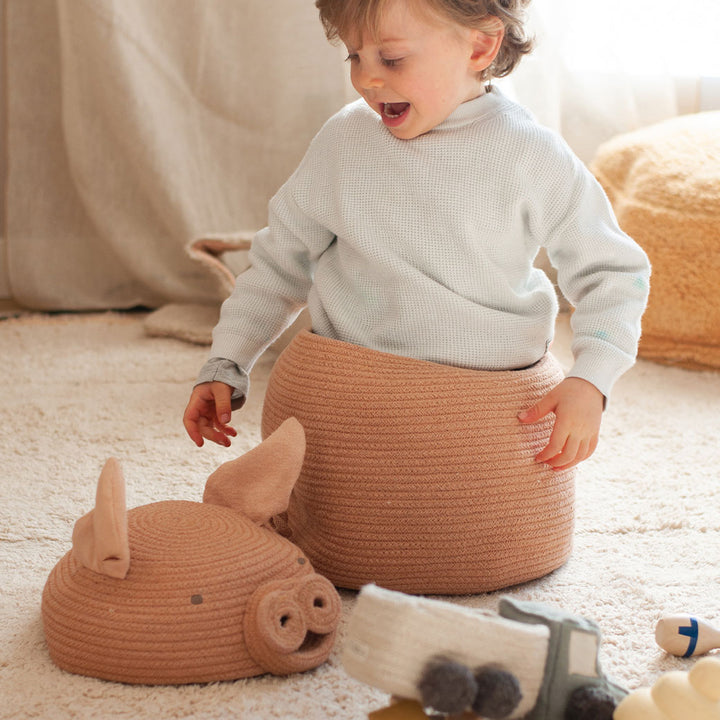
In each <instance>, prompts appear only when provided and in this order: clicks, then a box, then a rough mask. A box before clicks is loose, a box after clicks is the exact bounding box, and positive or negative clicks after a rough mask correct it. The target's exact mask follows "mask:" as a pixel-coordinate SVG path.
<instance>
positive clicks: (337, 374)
mask: <svg viewBox="0 0 720 720" xmlns="http://www.w3.org/2000/svg"><path fill="white" fill-rule="evenodd" d="M562 378H563V373H562V370H561V368H560V366H559V364H558V363H557V361H556V360H555V359H554V358H553V357H552V356H551V355H546V356H545V357H544V358H543V359H542V360H541V361H540V362H538V363H537V364H536V365H534V366H533V367H531V368H528V369H525V370H515V371H502V372H478V371H474V370H467V369H462V368H454V367H449V366H444V365H438V364H435V363H430V362H425V361H418V360H413V359H409V358H403V357H398V356H395V355H389V354H386V353H380V352H376V351H374V350H369V349H367V348H362V347H358V346H355V345H351V344H348V343H344V342H339V341H337V340H330V339H328V338H324V337H320V336H318V335H315V334H313V333H310V332H307V331H302V332H301V333H299V334H298V335H297V336H296V338H295V339H294V340H293V342H292V343H291V344H290V346H289V347H288V348H287V349H286V350H285V351H284V352H283V353H282V355H281V356H280V357H279V359H278V361H277V363H276V365H275V368H274V370H273V373H272V375H271V378H270V382H269V386H268V389H267V394H266V398H265V406H264V410H263V423H262V431H263V436H266V435H268V434H270V433H271V432H273V430H274V429H275V428H276V427H278V425H279V424H280V423H281V422H282V421H283V420H284V419H285V418H287V417H290V416H293V415H294V416H295V417H297V418H298V420H300V422H301V423H302V425H303V427H304V428H305V433H306V439H307V450H306V455H305V462H304V464H303V469H302V471H301V474H300V478H299V479H298V482H297V484H296V485H295V488H294V490H293V494H292V496H291V498H290V504H289V506H288V510H287V512H286V513H284V514H283V515H282V516H279V517H276V518H275V524H276V527H277V528H278V530H279V531H280V532H281V533H283V534H286V535H287V536H288V537H289V538H290V539H291V540H292V541H293V542H294V543H296V544H297V545H299V546H300V547H301V548H302V549H303V551H304V552H305V553H306V554H307V555H308V557H309V558H310V560H311V562H312V563H313V565H314V567H315V568H316V569H317V571H318V572H319V573H322V574H323V575H325V576H326V577H328V578H329V579H330V580H331V581H332V582H333V583H334V584H335V585H337V586H339V587H346V588H359V587H360V586H362V585H364V584H365V583H368V582H374V583H376V584H378V585H381V586H384V587H387V588H391V589H394V590H400V591H403V592H409V593H425V594H433V593H435V594H463V593H477V592H485V591H490V590H495V589H499V588H502V587H507V586H509V585H514V584H516V583H521V582H525V581H528V580H531V579H535V578H538V577H540V576H542V575H545V574H547V573H549V572H551V571H552V570H554V569H556V568H558V567H559V566H560V565H562V564H563V563H564V562H565V561H566V560H567V558H568V556H569V554H570V551H571V544H572V534H573V514H574V513H573V508H574V471H573V470H568V471H561V472H554V471H551V470H550V469H548V468H546V467H545V466H541V465H539V464H537V463H535V462H534V460H533V458H534V457H535V455H536V454H537V453H538V452H539V451H540V449H541V448H542V447H544V445H545V443H546V442H547V438H548V437H549V435H550V432H551V428H552V419H551V418H548V419H546V420H545V421H543V422H540V423H537V424H535V425H532V426H523V425H521V423H520V422H519V421H518V420H517V413H518V412H519V411H520V410H521V409H522V408H525V407H529V406H531V405H532V404H534V402H536V401H537V399H538V398H540V397H541V396H542V395H544V394H545V393H546V392H547V391H548V390H550V389H551V388H552V387H553V386H555V385H556V384H558V383H559V382H560V381H561V380H562Z"/></svg>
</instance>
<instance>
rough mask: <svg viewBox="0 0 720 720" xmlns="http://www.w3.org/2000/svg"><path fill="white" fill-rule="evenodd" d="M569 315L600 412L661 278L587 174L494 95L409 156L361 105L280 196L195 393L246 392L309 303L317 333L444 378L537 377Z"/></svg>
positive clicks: (321, 138)
mask: <svg viewBox="0 0 720 720" xmlns="http://www.w3.org/2000/svg"><path fill="white" fill-rule="evenodd" d="M541 247H545V248H546V249H547V252H548V257H549V258H550V261H551V263H552V264H553V266H554V267H555V268H557V271H558V284H559V286H560V288H561V290H562V292H563V293H564V295H565V296H566V297H567V298H568V300H569V301H570V302H571V303H572V305H573V306H574V308H575V311H574V313H573V316H572V328H573V333H574V339H573V346H572V349H573V353H574V357H575V361H574V365H573V367H572V368H571V370H570V372H569V373H568V375H569V376H575V377H580V378H584V379H586V380H588V381H590V382H591V383H593V384H594V385H595V386H596V387H597V388H598V389H599V390H600V391H601V392H602V393H603V394H604V395H605V396H606V397H608V396H609V394H610V391H611V388H612V386H613V384H614V383H615V381H616V380H617V379H618V377H619V376H620V375H621V374H622V373H623V372H624V371H626V370H627V369H628V368H629V367H630V366H631V365H632V364H633V362H634V360H635V356H636V353H637V343H638V339H639V336H640V318H641V316H642V313H643V310H644V308H645V305H646V302H647V296H648V291H649V282H648V280H649V274H650V267H649V263H648V260H647V257H646V255H645V253H644V252H643V251H642V249H641V248H640V247H639V246H638V245H637V244H636V243H635V242H634V241H633V240H632V239H630V238H629V237H628V236H627V235H626V234H624V233H623V232H622V231H621V230H620V228H619V227H618V225H617V222H616V220H615V217H614V215H613V212H612V209H611V207H610V205H609V203H608V201H607V198H606V196H605V194H604V193H603V191H602V189H601V188H600V186H599V185H598V183H597V182H596V181H595V179H594V178H593V176H592V175H591V174H590V173H589V171H588V170H587V169H586V168H585V166H584V165H583V164H582V163H581V162H580V160H579V159H578V158H577V157H576V156H575V155H574V154H573V153H572V152H571V150H570V149H569V148H568V147H567V145H566V144H565V143H564V141H563V140H562V139H561V138H560V137H558V136H557V135H556V134H555V133H553V132H551V131H550V130H548V129H546V128H544V127H542V126H541V125H539V124H537V122H535V121H534V119H533V118H532V117H531V116H530V114H529V113H528V112H527V111H526V110H525V109H523V108H522V107H521V106H519V105H517V104H515V103H514V102H512V101H510V100H509V99H507V98H506V97H504V96H503V95H502V94H501V93H500V92H499V91H498V90H497V89H496V88H493V89H492V90H491V91H489V92H488V93H486V94H485V95H482V96H480V97H479V98H476V99H474V100H471V101H469V102H466V103H463V104H462V105H461V106H460V107H458V108H457V109H456V110H455V111H454V112H453V113H452V114H451V115H450V116H449V117H448V118H447V119H446V120H445V121H444V122H442V123H441V124H440V125H438V126H437V127H435V128H434V129H433V130H432V131H430V132H429V133H427V134H425V135H421V136H420V137H417V138H415V139H412V140H399V139H397V138H395V137H394V136H393V135H392V134H391V133H390V132H389V131H388V130H387V129H386V128H385V127H384V125H383V124H382V121H381V120H380V118H379V117H378V115H377V114H376V113H375V112H374V111H373V110H371V109H370V108H369V107H368V106H367V105H366V104H365V102H364V101H362V100H359V101H356V102H354V103H352V104H350V105H348V106H346V107H345V108H344V109H343V110H341V111H340V112H339V113H337V114H336V115H335V116H333V117H332V118H331V119H330V120H329V121H328V122H327V123H326V124H325V126H324V127H323V128H322V129H321V130H320V132H319V133H318V135H317V136H316V137H315V138H314V140H313V142H312V143H311V145H310V147H309V149H308V152H307V154H306V155H305V157H304V159H303V160H302V162H301V164H300V165H299V167H298V168H297V170H296V171H295V173H294V174H293V175H292V176H291V177H290V179H289V180H288V181H287V182H286V183H285V185H283V187H282V188H281V189H280V190H279V191H278V193H277V194H276V195H275V197H273V199H272V200H271V202H270V206H269V225H268V227H267V228H265V229H263V230H261V231H260V232H259V233H258V234H257V235H256V237H255V239H254V241H253V245H252V249H251V251H250V261H251V267H250V268H249V269H248V270H246V271H245V272H244V273H242V274H241V275H240V276H239V277H238V279H237V282H236V286H235V290H234V291H233V293H232V294H231V296H230V297H229V298H228V299H227V300H226V301H225V303H224V304H223V306H222V310H221V314H220V320H219V322H218V324H217V326H216V327H215V329H214V331H213V343H212V348H211V351H210V357H211V360H210V361H208V363H207V364H206V365H205V367H204V368H203V369H202V371H201V373H200V376H199V378H198V382H205V381H208V380H213V379H214V380H221V381H223V382H226V383H228V384H229V385H231V386H233V387H234V388H236V391H235V394H234V397H239V396H241V395H244V394H245V393H246V392H247V373H249V371H250V369H251V367H252V366H253V364H254V362H255V361H256V360H257V358H258V357H259V356H260V354H261V353H262V352H263V351H264V350H265V349H266V348H267V347H268V345H269V344H270V343H271V342H273V341H274V340H275V339H276V338H277V337H278V336H279V334H280V333H281V332H282V331H283V330H284V329H285V328H286V327H287V326H288V325H289V324H290V323H291V322H292V321H293V320H294V318H295V317H296V316H297V314H298V313H299V312H300V310H301V309H302V308H303V306H305V305H306V304H307V305H308V308H309V312H310V317H311V321H312V327H313V331H314V332H316V333H318V334H320V335H324V336H327V337H329V338H333V339H336V340H342V341H345V342H349V343H354V344H357V345H361V346H365V347H367V348H371V349H375V350H379V351H383V352H388V353H394V354H397V355H403V356H407V357H412V358H416V359H422V360H428V361H432V362H436V363H443V364H449V365H455V366H459V367H465V368H475V369H482V370H507V369H514V368H522V367H527V366H529V365H531V364H533V363H535V362H537V361H538V360H539V359H540V358H541V357H542V356H543V354H544V353H545V352H546V351H547V348H548V346H549V344H550V342H551V340H552V338H553V330H554V322H555V318H556V314H557V310H558V305H557V300H556V296H555V291H554V288H553V286H552V283H551V282H550V281H549V279H548V278H547V276H546V275H545V273H544V272H543V271H542V270H540V269H537V268H535V267H534V266H533V261H534V259H535V257H536V255H537V253H538V251H539V249H540V248H541Z"/></svg>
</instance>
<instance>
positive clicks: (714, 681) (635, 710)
mask: <svg viewBox="0 0 720 720" xmlns="http://www.w3.org/2000/svg"><path fill="white" fill-rule="evenodd" d="M614 720H720V658H717V657H712V656H711V657H706V658H702V659H701V660H698V661H697V663H696V664H695V665H694V666H693V667H692V668H691V669H690V671H689V672H683V671H681V670H675V671H672V672H669V673H665V675H661V676H660V677H659V678H658V680H657V681H656V682H655V684H654V685H653V687H652V688H641V689H640V690H636V691H635V692H633V693H631V694H630V695H628V697H626V698H625V699H624V700H623V701H622V702H621V703H620V705H618V707H617V709H616V710H615V715H614Z"/></svg>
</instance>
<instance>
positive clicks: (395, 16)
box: [343, 0, 494, 140]
mask: <svg viewBox="0 0 720 720" xmlns="http://www.w3.org/2000/svg"><path fill="white" fill-rule="evenodd" d="M378 30H379V31H378V34H377V35H378V37H377V39H376V40H374V39H373V37H372V34H371V33H369V32H364V33H363V34H362V35H361V36H360V35H358V36H357V37H352V38H349V37H348V38H345V37H344V38H343V41H344V42H345V45H346V47H347V49H348V52H349V56H348V59H349V60H350V62H351V70H350V79H351V81H352V84H353V87H354V88H355V89H356V90H357V91H358V93H360V95H361V96H362V97H363V98H364V99H365V101H366V102H367V104H368V105H369V106H370V107H371V108H372V109H373V110H375V112H377V113H378V115H380V117H381V118H382V121H383V123H385V126H386V127H387V128H388V130H389V131H390V132H391V133H392V134H393V135H394V136H395V137H397V138H400V139H402V140H410V139H411V138H415V137H418V135H422V134H423V133H426V132H428V131H429V130H432V128H434V127H435V126H436V125H439V124H440V123H441V122H442V121H443V120H445V119H446V118H447V117H448V116H449V115H450V114H451V113H452V112H453V111H454V110H455V109H456V108H457V107H458V106H459V105H461V104H462V103H464V102H466V101H467V100H472V99H473V98H475V97H478V96H479V95H481V94H482V92H483V87H482V83H481V82H480V80H479V79H478V76H477V72H478V62H477V56H478V51H477V46H476V44H475V43H474V40H475V38H476V36H477V34H478V33H477V31H474V30H471V29H469V28H462V27H459V26H456V25H451V24H450V23H449V22H443V21H442V20H441V19H440V18H431V17H430V16H425V15H424V14H422V13H418V12H417V11H416V10H414V9H413V7H412V5H411V3H410V2H408V0H392V1H391V2H390V3H389V4H388V6H387V10H386V12H385V13H384V15H383V17H382V18H381V21H380V25H379V28H378ZM493 57H494V55H493ZM488 64H489V62H488Z"/></svg>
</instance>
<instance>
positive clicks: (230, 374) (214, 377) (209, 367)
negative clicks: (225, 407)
mask: <svg viewBox="0 0 720 720" xmlns="http://www.w3.org/2000/svg"><path fill="white" fill-rule="evenodd" d="M207 382H221V383H225V385H229V386H230V387H231V388H233V393H232V397H231V403H232V409H233V410H238V409H240V408H241V407H242V406H243V405H244V404H245V398H246V397H247V394H248V391H249V389H250V378H249V377H248V374H247V373H246V372H245V371H244V370H243V369H242V368H239V367H238V366H237V365H236V364H235V363H234V362H233V361H232V360H226V359H225V358H218V357H215V358H210V360H208V361H207V362H206V363H205V364H204V365H203V366H202V368H200V372H199V373H198V377H197V380H196V381H195V385H200V384H202V383H207Z"/></svg>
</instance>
